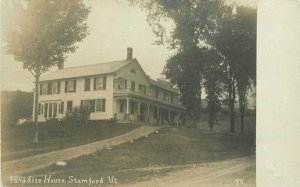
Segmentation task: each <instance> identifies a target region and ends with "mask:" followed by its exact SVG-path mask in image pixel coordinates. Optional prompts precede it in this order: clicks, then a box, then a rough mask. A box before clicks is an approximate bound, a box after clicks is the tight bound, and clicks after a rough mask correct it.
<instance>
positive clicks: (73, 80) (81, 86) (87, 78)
mask: <svg viewBox="0 0 300 187" xmlns="http://www.w3.org/2000/svg"><path fill="white" fill-rule="evenodd" d="M132 52H133V50H132V48H128V49H127V59H126V60H120V61H113V62H108V63H100V64H93V65H85V66H78V67H70V68H63V67H62V66H61V67H59V68H58V70H56V71H54V72H50V73H48V74H45V75H43V76H42V77H41V78H40V87H39V109H38V120H39V121H46V120H49V119H52V118H62V117H64V116H65V115H66V112H67V111H68V112H71V111H72V110H74V108H75V107H77V108H78V107H80V106H81V107H86V108H88V109H89V112H90V116H89V118H90V120H108V119H116V120H117V121H119V122H129V121H142V122H149V123H157V124H179V123H180V122H181V116H182V114H183V113H184V107H183V106H182V105H181V103H180V99H179V97H178V90H177V89H175V88H173V87H171V86H170V85H169V84H168V83H167V82H165V81H163V80H160V79H158V80H153V79H151V78H150V77H149V76H147V75H146V73H145V72H144V70H143V69H142V67H141V65H140V64H139V62H138V61H137V60H136V59H135V58H132ZM33 112H34V108H33Z"/></svg>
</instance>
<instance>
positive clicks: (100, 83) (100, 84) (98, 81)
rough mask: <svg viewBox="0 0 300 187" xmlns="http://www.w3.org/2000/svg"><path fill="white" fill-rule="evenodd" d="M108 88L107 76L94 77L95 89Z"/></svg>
mask: <svg viewBox="0 0 300 187" xmlns="http://www.w3.org/2000/svg"><path fill="white" fill-rule="evenodd" d="M105 89H106V77H105V76H104V77H97V78H94V90H105Z"/></svg>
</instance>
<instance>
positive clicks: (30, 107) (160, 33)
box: [0, 0, 271, 187]
mask: <svg viewBox="0 0 300 187" xmlns="http://www.w3.org/2000/svg"><path fill="white" fill-rule="evenodd" d="M0 51H1V181H2V185H3V186H9V187H10V186H13V187H14V186H30V187H31V186H50V187H51V186H54V187H56V186H58V187H60V186H83V187H84V186H99V187H102V186H103V187H106V186H120V187H122V186H130V187H131V186H136V187H140V186H141V187H143V186H145V187H174V186H178V187H185V186H186V187H198V186H201V187H223V186H224V187H225V186H226V187H231V186H243V187H255V186H256V87H257V2H256V0H220V1H208V0H2V1H1V50H0ZM266 166H267V167H268V166H270V164H269V165H266ZM270 167H271V166H270Z"/></svg>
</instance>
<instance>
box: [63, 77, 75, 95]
mask: <svg viewBox="0 0 300 187" xmlns="http://www.w3.org/2000/svg"><path fill="white" fill-rule="evenodd" d="M68 92H76V80H69V81H66V82H65V93H68Z"/></svg>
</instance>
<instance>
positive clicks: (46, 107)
mask: <svg viewBox="0 0 300 187" xmlns="http://www.w3.org/2000/svg"><path fill="white" fill-rule="evenodd" d="M47 114H48V103H45V112H44V117H45V118H47Z"/></svg>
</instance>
